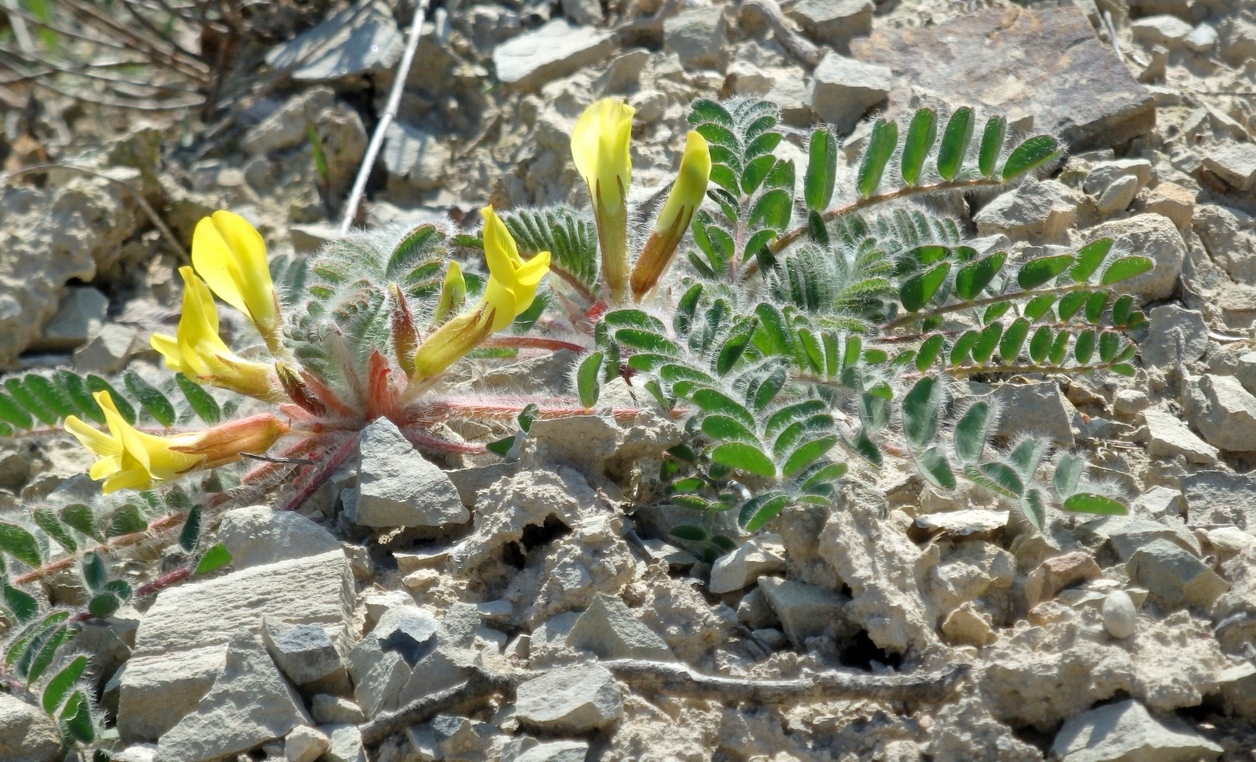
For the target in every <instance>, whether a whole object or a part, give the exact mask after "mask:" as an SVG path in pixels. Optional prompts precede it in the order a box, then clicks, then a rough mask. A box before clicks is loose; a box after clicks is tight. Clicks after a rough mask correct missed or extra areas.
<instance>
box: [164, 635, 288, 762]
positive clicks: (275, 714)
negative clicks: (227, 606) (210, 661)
mask: <svg viewBox="0 0 1256 762" xmlns="http://www.w3.org/2000/svg"><path fill="white" fill-rule="evenodd" d="M309 723H310V717H309V715H308V714H306V712H305V705H304V704H303V703H302V702H301V697H300V696H298V695H297V693H296V691H295V690H293V688H292V686H291V685H289V684H288V682H287V681H286V680H284V678H283V676H282V675H280V674H279V670H278V669H276V667H275V663H274V662H273V661H271V659H270V656H269V655H268V654H267V653H266V648H265V647H264V646H263V645H262V643H261V641H260V640H258V639H257V636H256V635H253V634H252V633H250V632H247V631H244V632H241V633H240V634H238V635H236V637H235V638H234V639H232V641H231V644H230V646H228V648H227V656H226V663H225V666H224V667H223V670H222V673H221V674H220V675H218V678H217V680H216V681H215V682H214V687H213V688H212V689H210V691H209V693H207V694H205V696H204V697H203V698H202V699H201V700H200V703H199V704H198V705H197V707H196V711H194V712H192V713H191V714H189V715H187V716H186V717H184V718H183V719H182V720H180V721H179V723H178V724H177V725H175V726H174V727H173V728H171V729H170V730H169V731H167V732H166V733H164V734H163V735H162V736H161V739H160V740H159V741H158V742H157V756H156V758H155V760H154V762H204V761H206V760H215V759H219V758H221V757H225V756H228V755H232V754H240V753H242V752H246V751H248V750H249V749H252V748H254V747H257V746H261V745H262V744H263V743H265V742H267V741H270V740H272V739H276V738H282V737H283V736H285V735H286V734H287V733H288V732H289V731H290V730H292V729H293V728H295V727H297V726H298V725H301V724H307V725H308V724H309Z"/></svg>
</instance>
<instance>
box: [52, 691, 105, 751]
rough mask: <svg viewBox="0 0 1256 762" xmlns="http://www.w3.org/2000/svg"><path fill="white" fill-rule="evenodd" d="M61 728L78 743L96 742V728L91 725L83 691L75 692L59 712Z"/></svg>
mask: <svg viewBox="0 0 1256 762" xmlns="http://www.w3.org/2000/svg"><path fill="white" fill-rule="evenodd" d="M60 719H61V726H62V727H63V728H65V730H66V732H67V733H68V735H69V736H70V737H71V738H73V739H74V740H76V741H79V742H80V743H92V742H93V741H95V740H96V727H95V725H93V724H92V712H91V705H90V703H89V702H88V700H87V696H86V695H85V694H84V693H83V691H75V692H74V693H73V694H71V695H70V699H69V700H68V701H66V702H65V708H64V709H62V710H61V715H60Z"/></svg>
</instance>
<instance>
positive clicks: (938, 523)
mask: <svg viewBox="0 0 1256 762" xmlns="http://www.w3.org/2000/svg"><path fill="white" fill-rule="evenodd" d="M1009 515H1010V512H1009V511H990V510H986V509H984V508H971V509H965V510H959V511H947V512H945V513H926V514H925V515H923V516H917V517H916V523H915V524H914V525H913V527H912V531H911V538H912V540H913V541H914V542H924V541H926V540H931V539H933V538H934V537H938V536H942V537H945V538H947V539H951V540H991V539H993V538H994V536H995V535H997V534H999V533H1000V532H1002V531H1003V530H1004V528H1005V527H1006V526H1007V519H1008V516H1009Z"/></svg>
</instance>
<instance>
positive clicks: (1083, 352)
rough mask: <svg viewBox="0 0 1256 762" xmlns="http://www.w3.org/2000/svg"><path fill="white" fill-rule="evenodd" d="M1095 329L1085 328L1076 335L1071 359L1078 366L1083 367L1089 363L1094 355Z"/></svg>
mask: <svg viewBox="0 0 1256 762" xmlns="http://www.w3.org/2000/svg"><path fill="white" fill-rule="evenodd" d="M1096 336H1097V334H1096V333H1095V329H1093V328H1087V329H1086V330H1084V331H1082V332H1081V333H1079V334H1077V343H1076V344H1075V345H1073V357H1074V358H1075V359H1076V360H1077V364H1078V365H1085V364H1087V363H1089V362H1090V358H1091V357H1093V356H1094V354H1095V337H1096Z"/></svg>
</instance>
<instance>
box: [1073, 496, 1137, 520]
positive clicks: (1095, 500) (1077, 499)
mask: <svg viewBox="0 0 1256 762" xmlns="http://www.w3.org/2000/svg"><path fill="white" fill-rule="evenodd" d="M1064 510H1066V511H1072V512H1074V513H1096V514H1099V515H1101V516H1124V515H1125V514H1126V513H1129V511H1128V510H1127V509H1126V507H1125V506H1124V505H1122V504H1121V503H1119V502H1118V501H1116V500H1113V499H1112V498H1110V497H1106V496H1104V495H1095V494H1092V493H1089V492H1078V493H1077V494H1075V495H1069V496H1068V497H1067V498H1065V500H1064Z"/></svg>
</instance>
